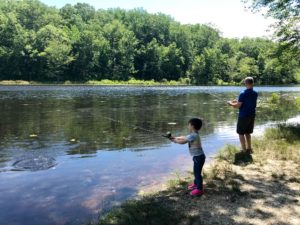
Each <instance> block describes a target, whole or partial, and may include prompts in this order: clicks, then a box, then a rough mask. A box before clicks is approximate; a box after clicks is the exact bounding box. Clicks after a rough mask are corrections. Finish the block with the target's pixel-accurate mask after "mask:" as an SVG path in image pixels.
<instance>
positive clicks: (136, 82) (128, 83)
mask: <svg viewBox="0 0 300 225" xmlns="http://www.w3.org/2000/svg"><path fill="white" fill-rule="evenodd" d="M299 85H300V84H274V85H256V86H299ZM0 86H241V84H240V83H226V82H219V83H215V84H203V85H193V84H190V82H189V81H188V80H186V79H183V80H179V81H174V80H171V81H166V80H165V81H160V82H159V81H154V80H136V79H130V80H128V81H118V80H107V79H105V80H100V81H95V80H90V81H86V82H75V81H55V82H54V81H53V82H48V81H45V82H40V81H25V80H0Z"/></svg>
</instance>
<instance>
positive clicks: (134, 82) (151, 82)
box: [86, 78, 190, 86]
mask: <svg viewBox="0 0 300 225" xmlns="http://www.w3.org/2000/svg"><path fill="white" fill-rule="evenodd" d="M86 84H89V85H138V86H159V85H162V86H165V85H166V86H172V85H189V84H190V80H189V79H188V78H181V79H180V80H179V81H174V80H171V81H167V80H162V81H161V82H158V81H154V80H136V79H133V78H132V79H130V80H128V81H119V80H108V79H105V80H100V81H98V80H90V81H87V82H86Z"/></svg>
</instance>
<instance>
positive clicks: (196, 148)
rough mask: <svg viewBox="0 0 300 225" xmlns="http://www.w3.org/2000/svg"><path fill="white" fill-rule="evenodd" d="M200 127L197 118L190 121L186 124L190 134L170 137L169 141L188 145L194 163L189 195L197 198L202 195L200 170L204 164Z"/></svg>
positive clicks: (200, 124)
mask: <svg viewBox="0 0 300 225" xmlns="http://www.w3.org/2000/svg"><path fill="white" fill-rule="evenodd" d="M201 127H202V121H201V120H200V119H198V118H193V119H190V120H189V122H188V129H189V131H190V134H189V135H187V136H181V137H170V140H171V141H173V142H174V143H178V144H186V143H188V144H189V151H190V154H191V156H192V157H193V161H194V167H193V172H194V178H195V179H194V183H193V184H190V185H189V186H188V189H189V190H191V192H190V195H192V196H199V195H202V194H203V179H202V175H201V173H202V168H203V165H204V162H205V154H204V152H203V149H202V145H201V139H200V136H199V130H200V129H201Z"/></svg>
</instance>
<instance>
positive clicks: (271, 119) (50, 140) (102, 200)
mask: <svg viewBox="0 0 300 225" xmlns="http://www.w3.org/2000/svg"><path fill="white" fill-rule="evenodd" d="M241 90H243V87H214V86H213V87H201V86H200V87H189V86H188V87H126V86H0V105H1V111H0V118H1V120H0V193H1V195H0V208H1V210H0V224H5V225H41V224H43V225H50V224H51V225H52V224H55V225H56V224H57V225H61V224H84V223H85V222H87V221H89V220H90V219H91V220H95V219H97V218H98V216H99V215H101V214H103V213H104V212H106V211H107V210H109V209H110V208H111V207H113V206H116V205H119V204H120V203H121V202H122V201H124V200H126V199H129V198H134V197H135V196H137V194H138V193H139V192H142V191H144V190H151V189H152V188H153V187H156V188H158V189H159V188H160V187H162V186H161V185H162V184H164V183H165V182H166V181H167V180H168V179H172V178H175V177H176V176H177V175H185V174H186V172H187V171H190V170H191V166H192V160H191V157H190V156H189V153H188V150H187V146H186V145H178V144H174V143H170V141H169V140H168V139H166V138H164V137H162V136H161V135H162V134H164V133H165V132H167V131H170V132H171V133H172V134H173V135H185V134H187V132H188V130H187V121H188V120H189V119H190V118H192V117H200V118H202V119H203V122H204V126H203V129H201V131H200V134H201V138H202V144H203V148H204V150H205V152H206V155H207V160H208V161H209V160H211V159H212V157H213V155H214V154H216V152H217V151H218V150H219V149H220V148H221V147H223V146H224V145H225V144H238V137H237V134H236V133H235V126H236V118H237V110H234V109H232V108H230V107H228V106H227V105H226V103H225V102H226V101H227V100H229V99H233V98H236V96H237V95H238V94H239V92H240V91H241ZM256 90H257V91H258V92H259V101H264V100H265V99H266V98H268V97H269V96H271V94H272V93H277V94H279V95H280V96H288V97H289V98H291V97H295V96H299V95H300V87H299V86H291V87H257V88H256ZM299 116H300V113H299V111H297V110H296V109H292V108H288V107H287V108H283V109H282V110H279V111H273V112H272V111H268V112H266V111H265V110H262V109H260V108H259V107H258V108H257V119H256V126H255V130H254V133H255V135H260V134H262V132H263V130H264V129H265V127H268V126H270V125H273V124H276V123H278V122H282V121H286V120H295V118H296V120H297V118H298V119H299Z"/></svg>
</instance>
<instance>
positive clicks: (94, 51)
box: [0, 0, 300, 85]
mask: <svg viewBox="0 0 300 225" xmlns="http://www.w3.org/2000/svg"><path fill="white" fill-rule="evenodd" d="M295 56H299V52H297V53H295V51H292V50H290V49H289V48H284V47H282V44H281V42H279V41H278V42H276V41H271V40H269V39H266V38H242V39H230V38H224V37H222V35H221V32H220V31H219V30H218V29H216V28H215V27H214V26H212V25H207V24H193V25H192V24H186V25H185V24H180V23H179V22H177V21H175V20H174V19H173V18H172V17H170V16H168V15H165V14H162V13H156V14H150V13H148V12H147V11H145V10H143V9H141V8H138V9H133V10H124V9H119V8H115V9H108V10H103V9H99V10H96V9H95V8H94V7H92V6H90V5H88V4H85V3H77V4H76V5H70V4H67V5H65V6H64V7H62V8H60V9H58V8H55V7H49V6H47V5H45V4H43V3H41V2H40V1H38V0H22V1H15V0H0V80H28V81H66V80H70V81H78V82H85V81H88V80H102V79H111V80H128V79H131V78H134V79H142V80H155V81H164V80H185V81H186V82H189V83H191V84H196V85H200V84H203V85H207V84H226V83H235V82H240V81H241V79H242V78H244V77H245V76H253V77H255V79H256V82H257V83H259V84H291V83H297V82H299V81H300V61H299V57H295Z"/></svg>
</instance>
